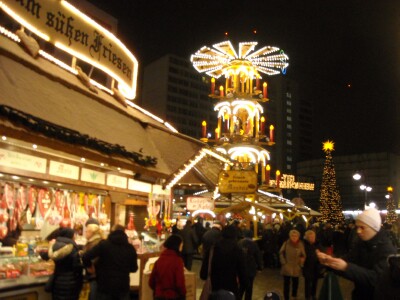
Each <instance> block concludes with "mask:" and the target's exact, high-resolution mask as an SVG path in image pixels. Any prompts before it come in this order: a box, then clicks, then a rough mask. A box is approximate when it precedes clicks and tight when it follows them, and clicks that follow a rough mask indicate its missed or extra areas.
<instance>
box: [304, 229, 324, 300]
mask: <svg viewBox="0 0 400 300" xmlns="http://www.w3.org/2000/svg"><path fill="white" fill-rule="evenodd" d="M317 249H320V246H319V244H318V243H317V241H316V233H315V231H313V230H307V231H306V232H305V234H304V250H305V251H306V259H305V261H304V266H303V276H304V293H305V297H306V300H311V299H312V300H316V299H317V296H316V295H317V283H318V278H319V277H320V274H321V270H322V266H321V264H320V263H319V261H318V257H317V252H316V250H317Z"/></svg>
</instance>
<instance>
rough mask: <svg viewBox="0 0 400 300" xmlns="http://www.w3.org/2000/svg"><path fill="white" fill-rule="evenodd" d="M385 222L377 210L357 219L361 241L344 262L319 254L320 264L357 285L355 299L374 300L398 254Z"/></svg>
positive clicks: (365, 211)
mask: <svg viewBox="0 0 400 300" xmlns="http://www.w3.org/2000/svg"><path fill="white" fill-rule="evenodd" d="M381 225H382V220H381V216H380V214H379V211H378V210H376V209H375V208H370V209H367V210H364V211H363V212H362V213H361V214H359V215H358V217H357V219H356V228H357V235H358V237H359V239H358V240H357V242H356V243H355V245H354V247H353V248H352V249H351V250H350V252H349V253H348V254H347V255H345V256H343V257H342V258H335V257H332V256H331V255H328V254H325V253H322V252H319V251H317V256H318V259H319V261H320V262H321V263H322V264H323V265H325V266H328V267H330V268H331V269H333V270H336V272H337V273H338V274H339V275H340V276H343V277H345V278H347V279H349V280H351V281H353V282H354V290H353V292H352V299H353V300H357V299H363V300H368V299H373V297H374V292H375V288H376V285H377V282H378V279H379V278H380V277H381V276H382V274H383V273H384V271H385V269H387V258H388V256H389V255H391V254H395V253H396V248H395V247H394V246H393V243H392V242H391V240H390V238H389V236H388V235H387V233H386V232H385V230H381Z"/></svg>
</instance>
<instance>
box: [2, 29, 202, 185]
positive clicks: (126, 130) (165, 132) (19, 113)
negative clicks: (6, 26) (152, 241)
mask: <svg viewBox="0 0 400 300" xmlns="http://www.w3.org/2000/svg"><path fill="white" fill-rule="evenodd" d="M0 65H1V71H0V97H1V104H0V130H1V134H2V135H3V136H8V137H13V138H15V139H17V140H18V141H21V144H22V143H27V144H30V145H32V144H35V145H38V149H37V150H35V151H36V153H38V152H40V148H41V146H43V147H44V146H45V147H48V148H50V149H52V150H56V151H60V152H61V153H63V154H66V153H67V154H69V155H71V156H74V157H79V158H80V157H84V158H85V159H86V162H87V163H88V162H89V161H94V162H104V163H105V165H108V166H114V167H115V169H116V167H120V168H121V169H125V170H130V171H132V172H133V174H136V177H135V179H137V180H141V178H142V179H143V178H145V179H144V180H143V181H148V182H151V183H155V182H159V181H160V180H161V181H163V180H167V179H168V178H170V177H171V176H172V174H174V172H176V171H177V170H179V169H180V168H181V167H182V166H183V165H184V164H185V163H187V162H188V161H189V160H190V159H191V158H193V157H194V156H196V155H197V154H199V153H200V152H201V150H202V149H203V148H207V147H208V146H207V145H206V144H204V143H203V142H201V141H198V140H196V139H193V138H191V137H188V136H185V135H182V134H179V133H177V132H176V131H175V132H174V131H172V130H171V129H170V127H169V126H168V124H166V123H165V122H164V123H163V121H162V120H161V119H159V118H157V117H155V116H151V114H149V113H147V112H146V111H145V110H143V109H142V108H140V107H139V106H137V105H135V104H133V103H132V102H129V103H130V104H131V105H127V103H128V101H127V102H126V103H125V101H121V99H116V98H115V97H113V96H112V95H111V94H109V93H107V92H105V91H102V90H101V89H97V88H95V90H96V91H95V92H93V91H92V90H90V89H89V88H88V86H87V85H85V84H83V82H82V80H81V79H79V78H78V76H77V75H75V74H73V73H70V72H68V71H67V70H64V69H62V68H60V67H59V66H57V65H56V64H53V63H52V62H50V61H49V60H47V59H45V58H43V57H42V56H38V57H37V58H34V57H32V56H31V55H29V54H28V53H27V51H25V50H24V49H23V48H22V47H21V45H20V44H19V43H18V42H15V41H13V40H11V39H9V38H7V37H5V36H4V35H0ZM91 88H93V87H91ZM14 146H15V145H13V146H11V145H9V144H7V143H4V144H3V145H2V148H5V147H8V148H10V147H11V148H12V147H14ZM16 146H17V147H19V146H21V145H16ZM30 150H32V147H30Z"/></svg>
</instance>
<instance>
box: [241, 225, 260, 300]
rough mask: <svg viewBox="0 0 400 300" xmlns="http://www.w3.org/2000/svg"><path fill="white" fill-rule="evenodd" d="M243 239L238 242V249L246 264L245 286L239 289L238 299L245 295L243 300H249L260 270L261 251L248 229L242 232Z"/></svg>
mask: <svg viewBox="0 0 400 300" xmlns="http://www.w3.org/2000/svg"><path fill="white" fill-rule="evenodd" d="M243 236H244V238H243V239H241V240H240V241H239V247H240V248H241V249H242V251H243V254H244V257H245V264H246V282H247V285H246V286H241V287H240V299H242V297H243V295H245V297H244V299H245V300H251V299H252V296H253V282H254V278H255V277H256V275H257V271H261V270H262V259H261V251H260V249H259V248H258V245H257V243H256V242H255V241H253V232H252V231H251V230H249V229H245V230H243Z"/></svg>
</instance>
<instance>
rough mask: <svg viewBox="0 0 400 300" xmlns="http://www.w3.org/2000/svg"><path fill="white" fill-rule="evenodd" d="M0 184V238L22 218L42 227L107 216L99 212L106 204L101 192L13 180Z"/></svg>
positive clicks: (83, 221) (25, 221) (80, 222)
mask: <svg viewBox="0 0 400 300" xmlns="http://www.w3.org/2000/svg"><path fill="white" fill-rule="evenodd" d="M0 184H1V188H2V189H1V192H2V193H1V195H0V239H2V238H4V237H5V236H6V235H7V232H8V231H14V230H16V229H17V226H18V224H19V222H20V221H21V219H23V220H22V221H23V223H27V224H30V225H32V226H33V228H35V229H41V228H42V226H43V225H44V224H45V223H46V222H47V223H48V224H51V225H59V224H60V223H61V222H63V220H65V221H67V220H68V224H71V225H74V224H76V223H79V224H82V225H83V224H84V223H85V222H86V221H87V219H88V218H90V217H94V218H98V219H99V218H100V217H101V218H102V219H103V218H104V212H102V214H101V216H100V215H99V212H101V211H102V210H101V207H102V206H104V197H103V196H101V195H97V194H91V193H83V192H75V191H70V190H62V189H52V188H47V187H46V188H44V187H39V186H34V185H24V184H18V183H12V182H1V181H0Z"/></svg>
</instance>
